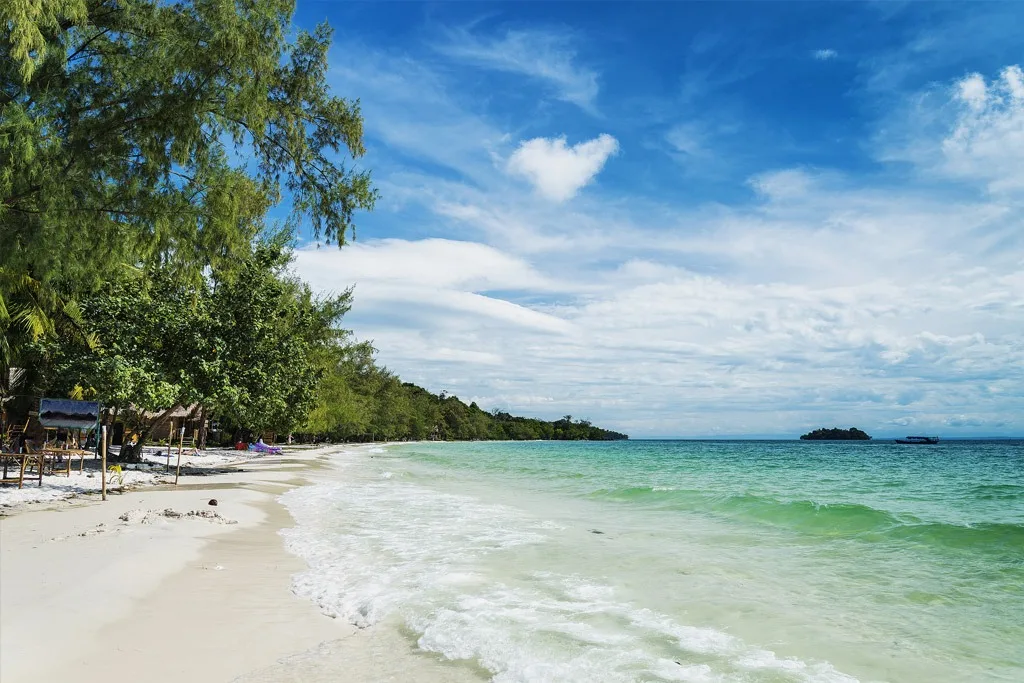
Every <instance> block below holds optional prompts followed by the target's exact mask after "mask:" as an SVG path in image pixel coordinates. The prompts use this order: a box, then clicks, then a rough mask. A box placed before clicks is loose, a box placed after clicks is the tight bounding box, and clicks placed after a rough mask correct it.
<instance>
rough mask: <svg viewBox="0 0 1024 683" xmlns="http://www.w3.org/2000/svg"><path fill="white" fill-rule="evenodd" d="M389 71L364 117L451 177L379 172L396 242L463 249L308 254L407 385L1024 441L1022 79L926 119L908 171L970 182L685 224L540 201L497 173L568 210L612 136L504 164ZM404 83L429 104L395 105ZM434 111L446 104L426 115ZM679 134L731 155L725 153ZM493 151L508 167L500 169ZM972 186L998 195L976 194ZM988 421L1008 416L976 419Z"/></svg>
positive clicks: (610, 207)
mask: <svg viewBox="0 0 1024 683" xmlns="http://www.w3.org/2000/svg"><path fill="white" fill-rule="evenodd" d="M384 66H387V67H388V68H393V69H396V70H398V72H399V73H401V74H403V77H402V78H401V79H399V80H392V79H391V78H389V77H388V72H387V70H384V71H383V72H382V73H380V74H373V75H372V76H373V78H370V77H369V76H367V77H366V78H369V79H370V80H374V79H376V78H377V76H378V75H379V76H381V79H380V83H382V84H383V85H379V86H378V85H374V84H373V83H370V82H367V83H366V87H367V90H364V89H363V88H362V87H360V88H354V87H350V88H347V90H349V91H353V92H359V93H360V94H361V95H363V98H364V99H363V106H364V108H365V109H366V110H367V112H369V111H370V108H371V107H372V108H374V111H375V112H376V113H378V114H380V115H381V116H379V117H371V116H370V114H369V113H368V114H367V117H368V118H367V125H368V126H370V127H373V126H377V127H378V128H377V130H376V134H377V135H378V136H379V138H380V139H384V140H386V141H387V144H388V145H389V146H393V147H394V148H395V149H396V150H398V152H399V154H400V155H401V156H402V157H405V156H407V155H410V154H414V155H422V156H423V157H425V158H427V159H429V160H430V161H431V162H433V163H436V164H442V165H443V166H444V168H445V170H444V171H439V172H434V171H410V170H408V169H407V168H403V169H402V171H401V172H400V173H390V174H386V173H380V172H378V176H377V177H378V179H379V180H381V181H384V182H386V183H388V184H389V188H388V191H387V193H386V194H385V200H386V201H387V202H390V201H392V199H393V198H394V197H395V196H396V194H400V195H401V197H402V199H403V201H404V202H405V203H406V204H407V205H408V206H409V207H415V208H416V209H417V210H420V211H421V212H420V213H418V214H413V213H412V212H411V211H410V212H409V213H408V214H403V215H401V216H399V217H397V218H395V219H393V224H394V225H396V226H398V227H397V228H396V231H397V230H402V231H404V232H402V233H399V234H404V235H406V236H409V235H416V236H422V235H445V236H449V237H450V236H452V235H458V236H460V238H461V239H460V240H458V241H456V240H452V239H419V238H417V239H412V238H409V239H389V240H377V241H371V242H365V243H364V242H358V243H355V244H354V245H350V246H347V247H346V248H345V249H343V250H341V251H338V250H334V249H333V248H332V249H321V250H319V251H316V250H313V249H303V250H300V252H299V254H298V263H297V268H298V270H299V272H300V273H301V274H302V275H303V276H304V277H305V278H306V279H308V280H309V281H310V282H312V283H313V284H314V285H315V286H316V287H318V288H321V289H333V290H338V289H341V288H344V287H346V286H348V285H350V284H352V283H356V284H357V287H356V299H355V307H354V309H353V311H352V313H351V314H349V317H348V318H347V320H346V323H347V325H349V326H351V327H352V328H353V329H354V330H355V331H356V333H357V335H358V336H360V337H361V338H370V339H373V340H374V342H375V344H376V345H377V346H378V348H380V349H381V360H382V361H383V362H384V363H386V364H387V365H388V366H389V367H391V368H392V369H394V370H396V371H397V372H399V373H400V375H401V376H402V377H403V379H405V380H407V381H414V382H417V383H420V384H423V385H425V386H427V387H429V388H431V389H432V390H435V391H439V390H441V389H448V390H450V391H454V392H455V393H457V394H458V395H459V396H462V397H464V398H466V399H469V398H470V397H472V398H475V400H477V401H478V402H479V403H480V405H481V406H483V407H484V408H492V407H501V408H502V409H508V410H511V411H512V412H520V413H527V414H536V415H540V416H545V417H557V416H559V415H562V414H565V413H572V414H573V415H579V416H582V417H588V418H591V419H593V420H594V421H595V422H597V423H598V424H603V425H608V426H611V427H614V428H620V429H623V430H625V431H628V432H630V433H632V434H634V435H636V436H643V435H658V434H661V435H667V434H675V435H723V434H726V435H727V434H743V433H746V434H789V435H793V434H798V433H800V431H806V429H807V428H813V427H817V426H821V425H823V424H828V425H831V424H844V425H847V424H856V425H858V426H860V427H863V428H865V429H867V431H869V432H871V433H876V434H877V433H883V434H884V433H888V434H893V433H905V430H906V428H905V427H904V426H903V425H914V429H915V430H918V429H920V430H924V431H943V430H945V431H946V433H950V432H951V431H957V432H959V433H965V434H966V433H975V434H977V433H986V432H987V433H992V430H994V429H998V431H1000V432H1003V433H1022V432H1024V422H1022V419H1024V418H1022V416H1024V395H1022V394H1024V392H1022V390H1021V387H1024V338H1022V336H1021V333H1020V330H1021V329H1024V303H1022V302H1024V275H1022V273H1024V223H1022V218H1021V214H1020V212H1019V210H1017V208H1016V207H1017V204H1015V201H1016V200H1015V199H1014V197H1015V195H1014V196H1011V194H1010V193H1009V192H1008V190H1009V189H1011V187H1012V186H1011V185H1005V183H1006V182H1007V180H1008V179H1012V178H1015V177H1019V169H1018V168H1017V167H1015V166H1014V163H1013V157H1012V152H1013V150H1014V149H1015V148H1014V147H1013V145H1014V144H1015V143H1014V140H1015V138H1014V130H1015V129H1014V127H1013V125H1014V124H1015V122H1017V121H1019V119H1017V118H1015V117H1016V116H1019V114H1016V113H1015V112H1016V111H1018V110H1017V109H1015V107H1019V104H1017V103H1018V102H1019V99H1020V98H1019V97H1018V96H1017V93H1018V92H1019V90H1020V88H1019V84H1020V81H1021V79H1020V78H1018V76H1019V74H1018V72H1017V71H1016V70H1013V69H1010V70H1004V72H1003V74H1002V75H1000V76H999V77H998V78H997V79H994V80H991V81H988V82H986V83H985V99H984V102H983V106H982V107H981V108H979V109H975V108H974V107H972V106H971V105H970V104H969V103H968V102H967V101H965V100H962V99H960V97H959V95H958V92H959V91H958V89H957V88H956V87H945V88H943V89H942V90H941V92H940V91H939V89H935V91H934V93H933V96H934V97H935V98H938V97H940V96H941V98H942V101H941V103H940V106H938V107H934V108H933V111H939V112H940V113H941V114H942V115H943V117H938V116H936V118H935V120H934V121H932V122H931V124H930V125H929V126H918V127H916V128H914V135H915V138H914V140H915V143H916V144H917V145H918V147H917V148H918V149H923V150H929V153H928V154H919V155H905V156H904V157H902V158H901V161H904V162H909V166H910V167H911V168H912V169H914V170H915V171H917V172H919V173H922V174H925V173H929V174H931V173H941V174H942V177H943V179H946V180H948V179H949V178H953V179H955V180H956V183H955V184H954V183H949V186H950V187H952V188H953V189H954V190H958V191H954V192H946V191H945V189H946V186H945V185H944V186H943V190H942V191H939V192H936V191H935V190H934V189H932V186H931V184H930V183H920V182H918V181H917V179H916V178H915V176H914V175H913V174H910V175H909V178H907V177H905V176H897V175H895V174H894V175H891V176H886V177H885V178H884V182H876V181H872V180H870V179H869V180H865V179H863V178H858V177H844V176H842V175H841V174H839V173H836V172H831V171H828V170H827V169H826V170H818V169H815V170H813V171H810V170H806V169H801V168H782V169H774V170H768V171H766V172H764V173H761V174H758V175H755V176H754V177H752V178H751V179H750V181H749V182H750V185H751V187H753V188H754V189H755V190H756V191H757V192H758V193H759V194H760V195H761V197H762V198H763V199H764V200H765V201H758V202H753V203H752V204H751V205H749V206H743V205H738V206H732V207H728V206H718V205H705V206H699V207H697V208H681V207H680V205H678V204H674V203H673V199H672V198H666V199H665V201H664V202H661V203H655V202H652V201H651V200H650V199H647V198H644V197H642V196H640V197H634V198H631V199H630V201H629V202H628V203H626V202H618V201H609V200H605V199H603V198H602V197H601V195H600V194H599V193H596V192H595V193H590V192H588V193H584V194H583V195H581V196H580V197H579V198H578V200H577V201H575V202H572V203H569V204H558V203H552V202H550V201H543V200H537V199H535V198H534V197H532V196H531V194H532V193H531V192H530V191H529V189H528V188H527V187H526V186H525V185H523V186H520V185H519V184H518V183H516V182H513V181H511V180H510V179H509V178H508V177H507V175H506V174H505V173H502V170H504V171H507V172H509V173H511V174H513V175H516V176H524V177H526V178H528V179H529V180H530V181H531V183H532V184H533V185H534V186H535V187H536V188H537V190H538V192H539V193H540V194H542V195H544V196H546V197H549V198H553V199H565V198H568V197H571V196H573V195H575V194H576V193H577V192H578V191H579V189H580V188H581V187H583V186H585V185H586V184H587V183H588V182H590V181H592V179H593V177H594V176H595V174H596V173H597V172H599V170H600V168H601V166H602V164H603V163H604V162H605V161H606V159H607V158H608V156H609V155H610V154H611V153H613V151H614V149H617V146H618V145H617V143H616V142H615V141H614V139H611V138H608V141H609V142H610V143H612V144H607V143H606V148H605V149H606V150H607V151H606V152H605V153H603V155H602V154H596V155H595V154H593V153H592V152H593V150H590V152H591V153H589V154H588V153H584V154H582V158H581V155H580V154H578V152H577V150H578V149H579V148H580V147H581V145H577V146H576V147H569V146H568V143H567V142H566V140H565V139H564V138H556V139H553V140H552V139H540V140H533V141H528V142H527V143H524V144H523V145H521V146H520V147H519V149H518V150H516V151H515V153H514V154H511V155H510V154H509V147H508V142H507V140H505V141H501V134H502V133H501V131H500V130H499V129H498V127H497V126H494V125H492V124H490V123H489V122H488V121H487V120H485V119H483V118H481V117H479V116H474V115H472V114H469V113H467V111H466V110H464V109H462V108H461V107H459V106H458V104H457V103H456V100H455V99H454V98H449V97H446V96H444V89H443V88H441V87H440V85H439V84H437V83H435V81H434V80H433V77H432V76H431V74H430V73H429V72H423V73H422V74H420V71H419V69H420V67H417V66H413V65H409V64H406V63H404V62H401V61H400V60H399V61H391V62H388V63H387V64H385V65H384ZM420 75H422V78H420ZM399 83H401V84H405V85H406V86H408V87H409V88H412V89H413V91H412V92H411V94H409V93H395V92H393V91H392V85H396V84H399ZM947 85H948V86H954V84H952V83H950V84H947ZM364 93H368V94H364ZM419 96H425V97H430V98H433V99H431V100H430V101H431V102H437V106H438V107H439V111H440V112H441V113H440V114H437V115H436V116H435V115H434V114H433V113H429V112H428V113H426V114H422V115H421V113H420V112H419V110H418V109H416V108H415V107H413V106H412V103H413V102H414V100H415V98H416V97H419ZM931 103H932V104H934V101H932V102H931ZM432 106H433V105H432ZM431 111H433V110H432V109H431ZM382 121H383V123H382ZM460 129H461V130H464V131H467V133H466V134H465V135H462V136H460V135H459V131H460ZM403 130H405V131H406V133H407V134H402V133H401V131H403ZM681 131H682V132H683V133H686V132H692V130H691V131H687V130H686V129H681ZM698 132H699V131H698ZM434 133H436V135H434ZM958 135H959V137H958ZM491 140H497V141H499V142H495V143H494V145H493V146H491V145H490V144H489V142H488V141H491ZM599 140H601V138H598V141H599ZM950 140H952V141H953V142H949V143H947V141H950ZM595 142H597V141H590V143H584V145H588V144H589V145H593V144H594V143H595ZM676 142H678V144H677V149H679V150H682V151H695V152H700V151H701V145H702V144H703V145H704V146H705V148H707V149H709V151H710V152H714V151H716V150H715V149H714V143H715V140H714V139H713V138H705V139H701V138H699V137H697V136H693V135H691V136H690V137H686V136H685V135H680V136H679V137H678V138H677V139H676ZM983 143H984V144H983ZM502 145H505V146H504V147H502ZM447 146H450V147H451V148H452V150H451V152H452V158H447V156H446V147H447ZM583 151H584V152H587V150H586V149H584V150H583ZM597 151H598V152H601V150H600V149H599V150H597ZM495 157H498V158H508V159H509V161H508V162H507V164H506V165H503V167H502V168H498V167H496V165H495V164H494V162H493V159H494V158H495ZM510 157H511V158H510ZM598 157H600V159H599V160H597V158H598ZM1018 158H1019V157H1018ZM588 159H589V161H588ZM954 162H956V163H955V164H954ZM982 162H984V163H982ZM588 164H589V165H588ZM374 168H375V171H376V169H377V168H378V166H376V165H375V166H374ZM450 168H455V169H456V170H457V171H458V172H459V177H458V178H453V177H452V174H451V173H449V172H448V171H447V169H450ZM900 168H901V169H902V168H905V166H902V165H901V167H900ZM389 170H390V169H389ZM432 173H433V175H432ZM1015 174H1017V175H1015ZM928 180H929V181H932V180H934V179H933V178H929V179H928ZM1000 183H1003V184H1004V185H1002V186H1001V185H1000ZM978 186H981V187H989V186H991V187H992V188H994V189H998V190H1000V192H999V193H998V194H987V193H984V192H982V193H978V192H974V193H971V192H963V191H961V190H963V189H964V188H967V189H970V188H972V187H978ZM387 210H389V209H388V206H387V205H385V206H382V207H380V208H379V209H378V211H377V212H376V213H375V215H374V216H373V219H374V221H386V220H389V217H388V216H387V214H385V213H384V212H385V211H387ZM410 216H412V219H411V220H410ZM362 234H365V232H364V233H362ZM392 234H395V233H392ZM531 397H543V400H539V399H535V398H531ZM979 415H982V416H985V417H986V419H987V420H989V422H987V423H986V424H984V425H980V423H979V424H972V422H974V421H973V417H975V416H979ZM965 416H966V417H965ZM997 424H998V425H1000V426H998V428H997V427H996V426H995V425H997Z"/></svg>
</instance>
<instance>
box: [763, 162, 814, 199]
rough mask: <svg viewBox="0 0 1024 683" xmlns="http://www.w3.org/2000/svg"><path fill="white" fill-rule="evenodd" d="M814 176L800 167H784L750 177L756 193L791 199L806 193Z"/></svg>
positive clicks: (772, 197) (774, 197)
mask: <svg viewBox="0 0 1024 683" xmlns="http://www.w3.org/2000/svg"><path fill="white" fill-rule="evenodd" d="M813 183H814V178H813V177H812V176H811V175H810V174H808V173H807V172H806V171H802V170H800V169H784V170H781V171H770V172H768V173H761V174H759V175H756V176H754V177H753V178H751V179H750V185H751V187H753V188H754V189H755V190H756V191H757V192H758V194H760V195H762V196H764V197H766V198H768V199H773V200H780V199H792V198H794V197H800V196H801V195H804V194H807V191H808V190H809V189H810V188H811V185H812V184H813Z"/></svg>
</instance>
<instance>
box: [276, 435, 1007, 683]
mask: <svg viewBox="0 0 1024 683" xmlns="http://www.w3.org/2000/svg"><path fill="white" fill-rule="evenodd" d="M325 460H326V461H327V465H328V467H327V469H326V470H324V473H323V474H322V476H320V477H319V479H318V480H317V481H316V482H315V483H313V484H311V485H309V486H304V487H301V488H297V489H293V490H291V491H289V492H288V493H286V494H285V495H284V496H283V497H282V501H283V503H284V504H285V505H286V506H287V508H288V509H289V510H290V512H291V514H292V516H293V517H294V520H295V523H294V524H295V525H294V527H293V528H290V529H287V530H285V531H283V532H282V533H283V534H284V535H285V541H286V545H287V547H288V548H289V549H290V550H291V551H292V552H294V553H296V554H298V555H299V556H301V557H302V558H303V559H304V560H305V561H306V563H307V565H308V570H306V571H304V572H302V573H300V574H298V575H296V576H295V577H294V584H293V589H294V591H295V592H296V593H297V594H298V595H299V596H302V597H305V598H308V599H309V600H312V601H314V602H315V603H316V604H317V605H319V607H320V609H321V610H322V611H323V612H325V613H326V614H328V615H330V616H333V617H336V618H338V619H342V620H345V621H348V622H350V623H352V624H355V625H356V626H359V627H371V628H373V629H384V630H388V631H390V632H392V633H394V634H397V636H398V637H400V638H401V640H402V642H403V643H404V644H405V645H404V646H405V647H407V648H408V649H409V650H410V651H411V652H413V653H416V656H421V657H423V658H425V659H429V660H430V661H431V662H432V663H433V665H436V666H440V667H442V670H444V669H443V667H449V668H450V672H451V679H452V680H454V679H455V678H456V674H458V676H459V680H465V677H466V676H469V678H470V679H471V680H480V681H488V680H493V681H496V682H498V683H526V682H534V681H536V682H540V681H551V682H560V681H565V682H575V681H579V682H588V683H589V682H602V681H608V682H620V681H621V682H626V681H691V682H695V683H705V682H718V681H721V682H727V681H729V682H731V681H737V682H764V683H769V682H771V683H783V682H806V683H811V682H813V683H854V682H855V681H891V682H894V683H895V682H922V683H943V682H949V683H964V682H971V681H1006V682H1013V683H1021V682H1022V681H1024V441H1009V440H1003V441H949V442H943V443H940V444H939V445H935V446H903V445H897V444H894V443H892V442H881V441H877V442H876V441H871V442H800V441H625V442H602V443H592V442H589V443H588V442H475V443H413V444H400V445H392V446H371V447H360V448H339V449H337V450H335V451H333V452H330V453H329V455H328V456H326V458H325ZM438 678H439V680H443V679H445V678H447V676H446V675H441V676H439V677H438ZM389 680H391V679H389ZM395 680H401V679H400V678H396V679H395Z"/></svg>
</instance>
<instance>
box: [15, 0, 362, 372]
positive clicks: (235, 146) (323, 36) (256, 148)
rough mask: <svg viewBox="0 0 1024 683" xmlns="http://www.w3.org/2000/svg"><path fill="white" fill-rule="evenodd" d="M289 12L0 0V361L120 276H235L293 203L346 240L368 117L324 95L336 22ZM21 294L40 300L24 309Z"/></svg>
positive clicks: (151, 0)
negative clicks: (240, 261)
mask: <svg viewBox="0 0 1024 683" xmlns="http://www.w3.org/2000/svg"><path fill="white" fill-rule="evenodd" d="M293 11H294V2H293V1H292V0H241V1H239V2H221V1H219V0H177V1H172V2H164V1H163V0H4V2H2V3H0V27H3V30H0V53H2V58H0V244H2V245H3V249H0V333H2V335H3V338H4V343H3V345H2V346H0V353H2V354H3V355H2V356H0V362H2V365H4V366H10V365H12V364H14V363H16V362H22V361H21V360H19V359H18V358H17V356H18V350H19V349H21V348H24V345H25V344H26V343H28V342H30V341H37V340H39V339H41V338H42V337H44V336H46V335H47V334H48V331H49V330H50V328H52V327H53V325H52V324H51V323H50V322H48V321H49V320H50V319H52V318H53V317H54V315H58V316H59V315H60V314H61V313H62V312H66V308H67V305H68V303H67V302H70V301H73V300H74V299H75V298H76V297H77V296H78V295H80V294H82V293H87V292H89V291H91V290H92V289H93V288H95V287H96V286H97V285H98V284H99V283H100V282H102V281H103V280H104V279H105V278H106V277H107V273H108V272H109V271H110V270H111V269H119V268H122V267H124V266H126V265H127V266H142V267H146V268H155V267H159V268H161V269H162V270H163V271H164V272H165V273H168V274H170V275H173V276H175V277H182V278H186V279H190V280H191V281H192V282H196V281H197V280H198V279H199V278H200V276H201V273H202V272H203V269H204V268H208V267H210V266H213V267H216V268H226V267H229V266H230V265H231V264H232V263H233V262H234V260H235V259H236V258H237V256H238V255H239V254H240V253H242V254H244V252H245V251H246V250H247V249H248V248H249V244H250V241H251V240H252V238H253V237H254V235H256V233H257V232H258V231H259V229H260V227H261V225H262V219H263V216H264V214H265V213H266V211H267V209H268V207H270V206H271V205H273V204H274V203H276V202H278V201H279V200H280V199H281V198H282V195H283V194H284V193H287V194H288V196H289V199H290V202H291V205H292V207H293V215H294V217H295V218H296V219H300V218H303V219H305V220H307V221H308V222H309V224H310V226H311V229H312V232H313V233H314V234H315V235H316V236H318V237H320V238H322V239H324V240H325V241H328V242H330V241H334V242H337V243H338V244H342V243H344V242H345V240H346V236H347V235H348V233H349V232H350V231H351V230H352V219H353V214H354V212H355V211H357V210H359V209H368V208H371V207H372V205H373V203H374V200H375V198H376V192H375V190H374V189H373V188H372V186H371V183H370V177H369V174H368V173H367V172H365V171H362V170H360V169H358V167H356V166H355V165H354V159H356V158H358V157H359V156H361V155H362V154H363V152H364V149H363V142H362V132H363V131H362V118H361V116H360V111H359V105H358V102H355V101H350V100H346V99H343V98H340V97H337V96H334V95H332V94H331V93H330V92H329V90H328V87H327V84H326V69H327V50H328V46H329V41H330V34H331V31H330V29H329V28H328V27H327V26H326V25H321V26H319V27H317V29H316V30H315V31H313V32H312V33H308V32H305V31H301V30H296V29H295V28H294V27H293V26H292V23H291V18H292V14H293ZM343 154H344V155H347V156H348V158H349V159H350V160H353V161H351V162H350V163H348V164H346V163H344V162H343V156H342V155H343ZM19 288H20V289H19ZM25 290H32V291H35V292H39V293H40V294H39V295H37V296H36V298H35V301H36V302H37V303H38V304H39V305H37V306H29V305H27V304H24V303H23V302H21V300H19V298H18V292H19V291H25ZM71 318H72V319H73V316H71ZM19 322H21V323H23V325H22V326H21V328H19V329H24V330H26V331H27V332H28V336H29V337H30V338H29V339H28V340H26V339H25V338H24V336H25V335H23V334H20V332H19V330H18V329H16V328H18V325H17V324H18V323H19ZM16 332H18V333H17V334H16ZM0 369H2V367H0Z"/></svg>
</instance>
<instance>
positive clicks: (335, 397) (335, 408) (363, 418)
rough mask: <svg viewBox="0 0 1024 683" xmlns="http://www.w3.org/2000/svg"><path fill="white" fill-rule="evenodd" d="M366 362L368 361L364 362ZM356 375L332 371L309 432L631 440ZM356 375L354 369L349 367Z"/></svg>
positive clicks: (381, 373)
mask: <svg viewBox="0 0 1024 683" xmlns="http://www.w3.org/2000/svg"><path fill="white" fill-rule="evenodd" d="M367 360H369V359H367ZM357 365H358V366H360V367H361V372H360V371H355V372H352V371H350V372H345V371H340V372H336V374H334V375H333V378H335V379H336V380H337V382H338V384H342V385H343V386H340V387H337V388H338V389H341V391H334V389H335V388H336V385H335V383H334V382H332V381H330V380H331V377H330V376H329V377H328V378H327V381H326V382H324V383H323V384H322V385H321V391H320V396H319V397H318V398H319V400H318V401H317V407H316V408H314V411H313V415H312V416H311V419H310V421H309V423H308V425H307V428H308V429H311V431H312V432H313V433H315V434H317V435H318V438H326V439H329V440H332V441H369V440H389V441H396V440H398V441H403V440H428V439H436V440H445V441H474V440H481V441H486V440H511V441H526V440H531V439H552V440H561V441H618V440H623V439H628V438H629V437H628V436H627V435H625V434H620V433H619V432H613V431H610V430H607V429H601V428H600V427H595V426H594V425H592V424H591V423H590V422H589V421H587V420H574V419H573V417H572V416H571V415H566V416H564V417H562V418H561V419H559V420H554V421H550V422H549V421H545V420H538V419H535V418H529V417H517V416H515V415H510V414H509V413H507V412H503V411H498V410H495V411H492V412H487V411H485V410H483V409H482V408H480V407H479V406H478V405H477V404H476V403H475V402H473V403H470V404H469V405H466V403H464V402H463V401H462V400H460V399H459V397H458V396H454V395H452V394H448V393H446V392H443V391H442V392H441V394H440V395H438V394H433V393H431V392H429V391H427V390H426V389H424V388H422V387H419V386H416V385H415V384H411V383H409V382H401V381H400V380H399V379H398V377H397V376H396V375H394V374H392V373H390V372H389V371H387V370H386V369H385V368H381V367H380V366H378V365H376V364H373V363H359V364H357ZM350 370H355V368H350Z"/></svg>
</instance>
